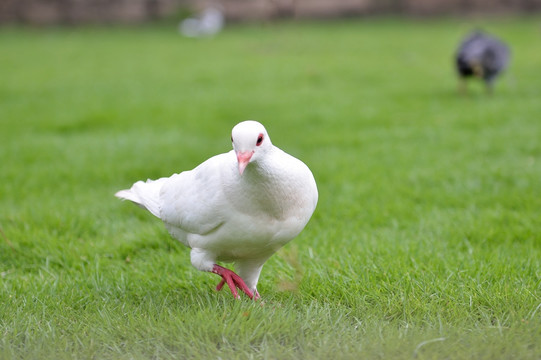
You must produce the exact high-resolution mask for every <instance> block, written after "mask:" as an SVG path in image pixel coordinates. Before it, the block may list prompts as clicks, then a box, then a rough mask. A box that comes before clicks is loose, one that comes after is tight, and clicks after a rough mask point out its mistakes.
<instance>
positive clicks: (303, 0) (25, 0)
mask: <svg viewBox="0 0 541 360" xmlns="http://www.w3.org/2000/svg"><path fill="white" fill-rule="evenodd" d="M209 6H220V7H221V8H222V9H223V13H224V15H225V18H226V19H227V20H228V21H243V20H271V19H277V18H329V17H339V16H356V15H374V14H406V15H417V16H433V15H450V14H503V13H531V12H532V11H539V10H540V9H541V0H436V1H433V0H333V1H328V0H223V1H196V0H0V23H29V24H80V23H116V22H121V23H138V22H144V21H148V20H156V19H164V18H172V17H179V15H180V16H182V15H183V14H187V13H190V12H193V11H200V10H201V9H203V8H205V7H209Z"/></svg>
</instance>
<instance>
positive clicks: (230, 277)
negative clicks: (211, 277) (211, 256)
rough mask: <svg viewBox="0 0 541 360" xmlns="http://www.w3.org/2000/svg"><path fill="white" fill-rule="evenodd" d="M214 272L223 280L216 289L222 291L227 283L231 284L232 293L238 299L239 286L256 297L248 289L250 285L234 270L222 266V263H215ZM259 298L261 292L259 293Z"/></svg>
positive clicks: (247, 293)
mask: <svg viewBox="0 0 541 360" xmlns="http://www.w3.org/2000/svg"><path fill="white" fill-rule="evenodd" d="M212 272H213V273H215V274H218V275H220V276H221V277H222V281H220V283H219V284H218V286H216V290H218V291H220V290H222V287H223V286H224V284H227V286H229V289H231V293H232V294H233V296H234V297H235V298H236V299H240V296H239V294H238V292H237V288H239V289H240V290H242V291H243V292H244V293H245V294H246V295H248V297H249V298H250V299H253V298H254V294H253V293H252V292H251V291H250V289H248V286H246V284H245V283H244V280H242V278H241V277H240V276H238V275H237V274H235V273H234V272H233V271H231V270H229V269H226V268H224V267H221V266H220V265H216V264H214V267H213V268H212ZM257 295H258V297H256V299H257V298H259V294H257Z"/></svg>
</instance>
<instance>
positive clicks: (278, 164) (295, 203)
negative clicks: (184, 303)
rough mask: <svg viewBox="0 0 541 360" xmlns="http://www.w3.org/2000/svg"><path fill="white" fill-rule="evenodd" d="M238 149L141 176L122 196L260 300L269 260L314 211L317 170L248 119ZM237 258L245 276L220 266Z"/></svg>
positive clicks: (194, 258) (235, 138)
mask: <svg viewBox="0 0 541 360" xmlns="http://www.w3.org/2000/svg"><path fill="white" fill-rule="evenodd" d="M231 141H232V142H233V150H232V151H229V152H227V153H224V154H220V155H216V156H214V157H211V158H210V159H208V160H207V161H205V162H203V163H202V164H201V165H199V166H197V167H196V168H195V169H193V170H191V171H184V172H181V173H180V174H174V175H172V176H171V177H168V178H161V179H158V180H155V181H153V180H147V181H146V182H143V181H138V182H136V183H135V184H133V186H132V187H131V188H130V189H129V190H121V191H119V192H117V193H116V194H115V196H117V197H118V198H121V199H126V200H131V201H133V202H134V203H136V204H137V205H139V206H140V207H142V208H144V209H146V210H148V211H150V212H151V213H152V214H153V215H155V216H156V217H158V218H160V219H161V220H162V221H163V222H164V224H165V227H166V228H167V230H168V231H169V233H170V234H171V235H172V236H173V237H174V238H176V239H178V240H179V241H180V242H182V243H183V244H184V245H186V246H188V247H190V248H191V249H192V250H191V253H190V257H191V262H192V265H193V266H194V267H196V268H197V269H199V270H201V271H208V272H213V273H215V274H218V275H220V276H221V277H222V281H221V282H220V283H219V284H218V286H217V287H216V290H221V288H222V287H223V285H224V284H227V285H228V286H229V288H230V289H231V292H232V293H233V296H235V298H239V295H238V292H237V287H238V288H239V289H240V290H242V291H243V292H244V293H246V295H248V296H249V297H250V298H252V299H258V298H259V297H260V296H259V293H258V292H257V289H256V285H257V282H258V279H259V275H260V273H261V269H262V268H263V264H264V263H265V261H267V259H268V258H269V257H270V256H271V255H272V254H274V253H275V252H276V251H277V250H278V249H280V248H281V247H282V246H284V245H285V244H286V243H287V242H289V241H290V240H291V239H293V238H294V237H295V236H297V235H298V234H299V233H300V232H301V231H302V229H304V227H305V225H306V224H307V223H308V220H310V217H311V216H312V214H313V212H314V210H315V208H316V204H317V200H318V191H317V186H316V182H315V180H314V176H313V175H312V172H311V171H310V169H309V168H308V167H307V166H306V165H305V164H304V163H303V162H302V161H300V160H298V159H296V158H294V157H293V156H291V155H289V154H287V153H285V152H284V151H282V150H280V149H279V148H277V147H276V146H274V145H272V143H271V139H270V137H269V135H268V134H267V131H266V130H265V127H263V125H262V124H260V123H258V122H256V121H252V120H248V121H244V122H241V123H239V124H237V125H236V126H235V127H234V128H233V131H232V136H231ZM218 261H223V262H234V263H235V268H236V270H237V272H238V275H237V274H236V273H234V272H233V271H231V270H229V269H227V268H224V267H222V266H220V265H218V264H217V262H218Z"/></svg>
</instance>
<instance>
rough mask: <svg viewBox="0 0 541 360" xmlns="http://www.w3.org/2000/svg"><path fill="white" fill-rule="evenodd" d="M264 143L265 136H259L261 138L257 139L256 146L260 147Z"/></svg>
mask: <svg viewBox="0 0 541 360" xmlns="http://www.w3.org/2000/svg"><path fill="white" fill-rule="evenodd" d="M262 143H263V134H259V136H258V137H257V143H256V145H257V146H259V145H261V144H262Z"/></svg>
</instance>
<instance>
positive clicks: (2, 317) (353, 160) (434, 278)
mask: <svg viewBox="0 0 541 360" xmlns="http://www.w3.org/2000/svg"><path fill="white" fill-rule="evenodd" d="M539 20H540V19H539V18H536V17H532V18H506V19H489V20H487V19H484V20H483V19H479V20H468V21H466V20H453V19H441V20H438V21H436V20H429V21H414V20H400V19H371V20H357V21H353V20H350V21H347V22H323V23H280V24H266V25H261V26H258V25H243V26H232V27H229V28H227V29H226V31H224V32H223V33H222V34H220V35H219V36H218V37H216V38H214V39H203V40H193V39H184V38H182V37H180V36H179V35H178V34H177V33H176V32H175V31H174V28H173V27H168V26H165V25H153V26H145V27H141V28H117V27H104V28H92V27H88V28H80V29H69V28H52V29H51V28H49V29H27V28H2V29H0V49H1V51H0V164H1V171H0V229H1V233H0V358H1V359H13V358H15V359H16V358H21V359H38V358H39V359H90V358H94V359H148V358H164V359H167V358H211V359H218V358H221V359H235V358H239V359H251V358H253V359H274V358H276V359H278V358H279V359H308V358H321V359H327V358H339V359H359V358H371V359H372V358H376V359H377V358H381V359H389V358H398V359H400V358H402V359H412V358H417V359H443V358H448V359H461V358H471V359H494V358H505V359H511V358H520V359H539V358H540V357H541V342H540V341H539V339H541V307H540V306H541V236H540V235H539V229H540V228H541V217H540V209H541V186H540V185H541V182H540V181H541V141H540V138H539V136H540V134H541V122H540V121H539V117H540V114H541V102H540V99H541V90H540V89H541V88H540V87H539V84H541V72H540V71H539V64H540V63H541V52H540V51H539V45H540V43H539V41H540V38H539ZM475 25H482V26H484V27H485V28H486V29H488V30H489V31H492V32H494V33H496V34H497V35H499V36H500V37H502V38H504V39H505V40H506V41H508V42H509V43H510V44H511V47H512V50H513V60H512V66H511V68H510V70H509V72H507V73H506V74H505V76H503V77H502V78H501V79H500V81H498V83H497V84H496V92H495V94H494V95H493V96H492V97H489V96H486V95H485V94H484V93H483V89H482V87H481V86H480V84H472V86H471V88H470V90H471V92H470V95H469V96H459V95H458V94H457V92H456V85H457V84H456V79H455V76H454V72H453V68H452V66H451V56H452V53H453V51H454V48H455V46H456V44H457V43H458V41H459V40H460V38H461V37H462V36H463V35H464V34H465V33H466V32H467V31H469V30H470V28H471V27H473V26H475ZM245 119H256V120H259V121H261V122H263V123H264V124H265V125H266V127H267V129H268V131H269V133H270V135H271V137H272V139H273V142H274V144H276V145H277V146H279V147H281V148H282V149H284V150H286V151H287V152H289V153H291V154H293V155H295V156H297V157H299V158H300V159H302V160H303V161H304V162H305V163H307V164H308V165H309V166H310V168H311V169H312V171H313V173H314V175H315V178H316V181H317V182H318V186H319V192H320V200H319V204H318V208H317V210H316V213H315V214H314V217H313V218H312V220H311V221H310V223H309V224H308V226H307V228H306V229H305V230H304V231H303V232H302V233H301V235H300V236H299V237H298V238H297V239H295V240H294V241H293V242H292V243H290V244H289V245H287V246H286V247H285V248H283V249H282V250H281V251H280V252H279V253H278V254H276V255H275V256H274V257H272V258H271V259H270V260H269V261H268V263H267V264H266V265H265V268H264V269H263V273H262V276H261V279H260V284H259V291H260V293H261V294H262V296H263V298H264V301H263V302H258V303H252V302H251V301H249V300H248V299H247V298H243V299H242V300H241V301H235V300H234V299H233V298H232V296H231V295H230V294H228V293H227V292H225V291H222V292H219V293H218V292H215V291H214V290H213V288H214V286H215V285H216V283H217V282H218V280H219V279H218V278H217V277H216V276H214V275H212V274H207V273H201V272H198V271H197V270H195V269H194V268H192V266H191V265H190V261H189V250H188V249H186V248H184V247H183V246H182V245H181V244H180V243H178V242H176V241H175V240H173V239H171V238H170V237H169V235H168V234H167V232H166V231H165V229H164V228H163V226H162V225H161V223H160V222H159V221H158V220H157V219H155V218H153V217H152V216H151V215H149V214H148V213H146V212H144V211H142V210H141V209H139V208H137V207H135V206H132V205H131V204H128V203H122V202H120V201H118V200H117V199H115V198H114V197H113V193H114V192H115V191H117V190H119V189H122V188H125V187H127V186H129V185H130V184H131V183H133V182H134V181H136V180H139V179H145V178H148V177H150V178H155V177H159V176H167V175H170V174H172V173H173V172H178V171H181V170H186V169H191V168H193V167H194V166H196V165H197V164H199V163H200V162H202V161H203V160H205V159H207V158H208V157H210V156H212V155H214V154H217V153H220V152H225V151H228V150H229V149H230V146H231V145H230V140H229V133H230V130H231V128H232V127H233V125H234V124H236V123H237V122H239V121H241V120H245Z"/></svg>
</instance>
